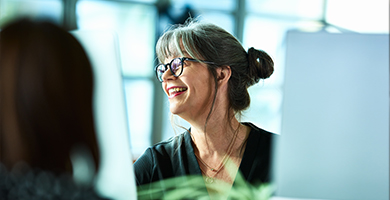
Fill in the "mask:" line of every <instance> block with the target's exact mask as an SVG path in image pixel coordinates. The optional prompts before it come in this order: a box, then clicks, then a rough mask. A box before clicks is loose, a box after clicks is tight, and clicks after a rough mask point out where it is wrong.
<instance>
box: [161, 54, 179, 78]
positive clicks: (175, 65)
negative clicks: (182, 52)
mask: <svg viewBox="0 0 390 200" xmlns="http://www.w3.org/2000/svg"><path fill="white" fill-rule="evenodd" d="M181 60H182V59H181V58H175V59H173V60H172V61H171V62H170V63H169V64H167V65H164V64H160V65H158V66H157V69H156V72H157V77H158V79H159V80H160V81H161V82H162V81H163V79H162V75H163V74H164V73H165V71H167V70H169V69H168V67H169V68H171V69H170V70H171V72H172V73H173V75H174V76H176V77H177V76H180V73H181V70H182V66H183V65H182V61H181Z"/></svg>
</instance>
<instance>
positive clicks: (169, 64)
mask: <svg viewBox="0 0 390 200" xmlns="http://www.w3.org/2000/svg"><path fill="white" fill-rule="evenodd" d="M176 59H180V64H181V70H180V73H179V74H178V75H176V73H175V72H174V71H173V69H172V62H173V61H174V60H176ZM184 61H193V62H202V63H206V64H215V63H214V62H210V61H205V60H197V59H193V58H187V57H181V58H180V57H179V58H174V59H172V60H171V62H169V63H167V64H162V63H161V64H158V65H157V66H156V67H154V71H155V72H156V77H157V80H159V81H160V82H161V83H162V82H164V81H163V79H162V75H163V74H164V73H165V72H166V71H167V68H168V66H169V70H170V71H171V73H172V75H173V76H174V77H179V76H180V75H181V74H182V73H183V68H184ZM160 66H164V72H163V73H161V76H159V74H158V71H157V68H158V67H160Z"/></svg>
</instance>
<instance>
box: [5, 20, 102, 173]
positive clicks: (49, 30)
mask: <svg viewBox="0 0 390 200" xmlns="http://www.w3.org/2000/svg"><path fill="white" fill-rule="evenodd" d="M92 95H93V73H92V68H91V64H90V61H89V60H88V57H87V55H86V53H85V51H84V49H83V48H82V46H81V45H80V43H79V42H78V41H77V40H76V39H75V38H74V37H73V36H72V35H71V34H70V33H68V32H67V31H65V30H63V29H61V28H59V27H58V26H56V25H55V24H53V23H51V22H48V21H31V20H27V19H22V20H18V21H16V22H12V23H10V24H8V25H6V26H5V27H3V29H2V31H1V32H0V158H1V163H3V164H4V165H6V167H8V168H10V167H12V166H13V165H14V164H15V163H17V162H19V161H24V162H26V163H27V164H29V165H30V166H31V167H37V168H40V169H42V170H50V171H54V172H71V171H72V170H71V166H70V163H71V161H70V152H71V151H73V149H74V148H77V147H78V146H83V147H86V148H87V149H89V151H90V152H91V153H92V155H93V158H94V161H95V167H96V168H97V167H98V165H99V160H100V159H99V152H98V146H97V140H96V136H95V126H94V119H93V110H92V109H93V108H92V107H93V106H92V97H93V96H92Z"/></svg>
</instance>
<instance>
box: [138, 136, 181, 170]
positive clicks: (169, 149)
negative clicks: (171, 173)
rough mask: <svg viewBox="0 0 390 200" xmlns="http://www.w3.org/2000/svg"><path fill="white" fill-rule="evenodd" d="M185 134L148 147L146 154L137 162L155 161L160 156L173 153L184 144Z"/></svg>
mask: <svg viewBox="0 0 390 200" xmlns="http://www.w3.org/2000/svg"><path fill="white" fill-rule="evenodd" d="M184 134H185V133H182V134H180V135H176V136H173V137H171V138H169V139H167V140H164V141H162V142H159V143H157V144H155V145H153V146H151V147H148V148H147V149H146V150H145V152H144V153H143V154H142V155H141V156H140V157H139V158H138V159H137V161H139V160H145V159H148V160H150V159H154V158H155V157H156V156H158V155H161V156H164V155H169V154H171V153H173V152H174V151H175V149H177V147H178V146H179V145H180V144H181V143H182V141H183V138H184ZM136 163H137V162H136Z"/></svg>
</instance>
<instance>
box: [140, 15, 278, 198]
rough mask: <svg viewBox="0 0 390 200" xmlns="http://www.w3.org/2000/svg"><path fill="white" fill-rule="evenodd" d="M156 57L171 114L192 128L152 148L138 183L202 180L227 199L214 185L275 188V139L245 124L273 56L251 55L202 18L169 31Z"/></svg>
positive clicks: (270, 69) (142, 158) (257, 52)
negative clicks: (251, 91) (188, 178)
mask: <svg viewBox="0 0 390 200" xmlns="http://www.w3.org/2000/svg"><path fill="white" fill-rule="evenodd" d="M156 52H157V57H158V60H159V61H160V63H162V64H159V65H158V66H156V68H155V70H156V76H157V79H158V80H159V81H160V82H161V83H162V89H163V90H164V92H165V93H166V95H167V96H168V99H169V103H170V111H171V113H172V114H174V115H178V116H179V117H181V118H182V119H184V120H185V121H187V122H188V123H189V124H190V125H191V128H190V129H189V130H187V131H185V132H184V133H183V134H179V135H177V136H174V137H172V138H171V139H168V140H167V141H163V142H160V143H158V144H155V145H154V146H152V147H150V148H148V149H146V151H145V152H144V154H143V155H141V156H140V158H139V159H137V161H136V162H135V164H134V168H135V175H136V182H137V184H138V185H139V186H141V185H145V184H149V183H153V182H156V181H161V180H165V179H169V178H173V177H181V176H191V175H202V177H203V180H204V186H205V187H206V188H207V190H208V193H209V194H210V196H212V195H213V194H215V193H221V191H215V190H214V189H215V187H213V186H214V185H216V184H221V185H222V183H223V184H225V185H226V184H227V185H228V188H229V187H231V186H232V185H234V184H235V181H236V180H237V177H243V179H244V180H245V181H246V182H247V183H250V184H263V183H269V181H270V151H271V143H272V142H271V140H272V137H273V135H274V134H273V133H270V132H268V131H265V130H263V129H261V128H259V127H256V126H255V125H254V124H252V123H249V122H239V119H240V116H241V112H242V111H244V110H245V109H247V108H248V107H249V105H250V96H249V93H248V88H249V87H250V86H252V85H254V84H256V83H257V82H259V80H260V79H266V78H268V77H270V76H271V74H272V73H273V70H274V67H273V66H274V63H273V60H272V59H271V57H270V56H269V55H268V54H267V53H266V52H264V51H262V50H257V49H254V48H250V49H249V50H248V52H247V51H245V50H244V48H243V47H242V45H241V44H240V42H239V41H238V40H237V39H236V38H235V37H234V36H232V35H231V34H230V33H228V32H227V31H226V30H224V29H222V28H220V27H218V26H216V25H214V24H211V23H205V22H199V21H196V20H189V21H187V22H186V23H185V24H184V25H176V26H174V27H173V28H172V29H170V30H168V31H167V32H165V33H164V34H163V35H162V36H161V37H160V38H159V40H158V42H157V45H156ZM213 188H214V189H213Z"/></svg>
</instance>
